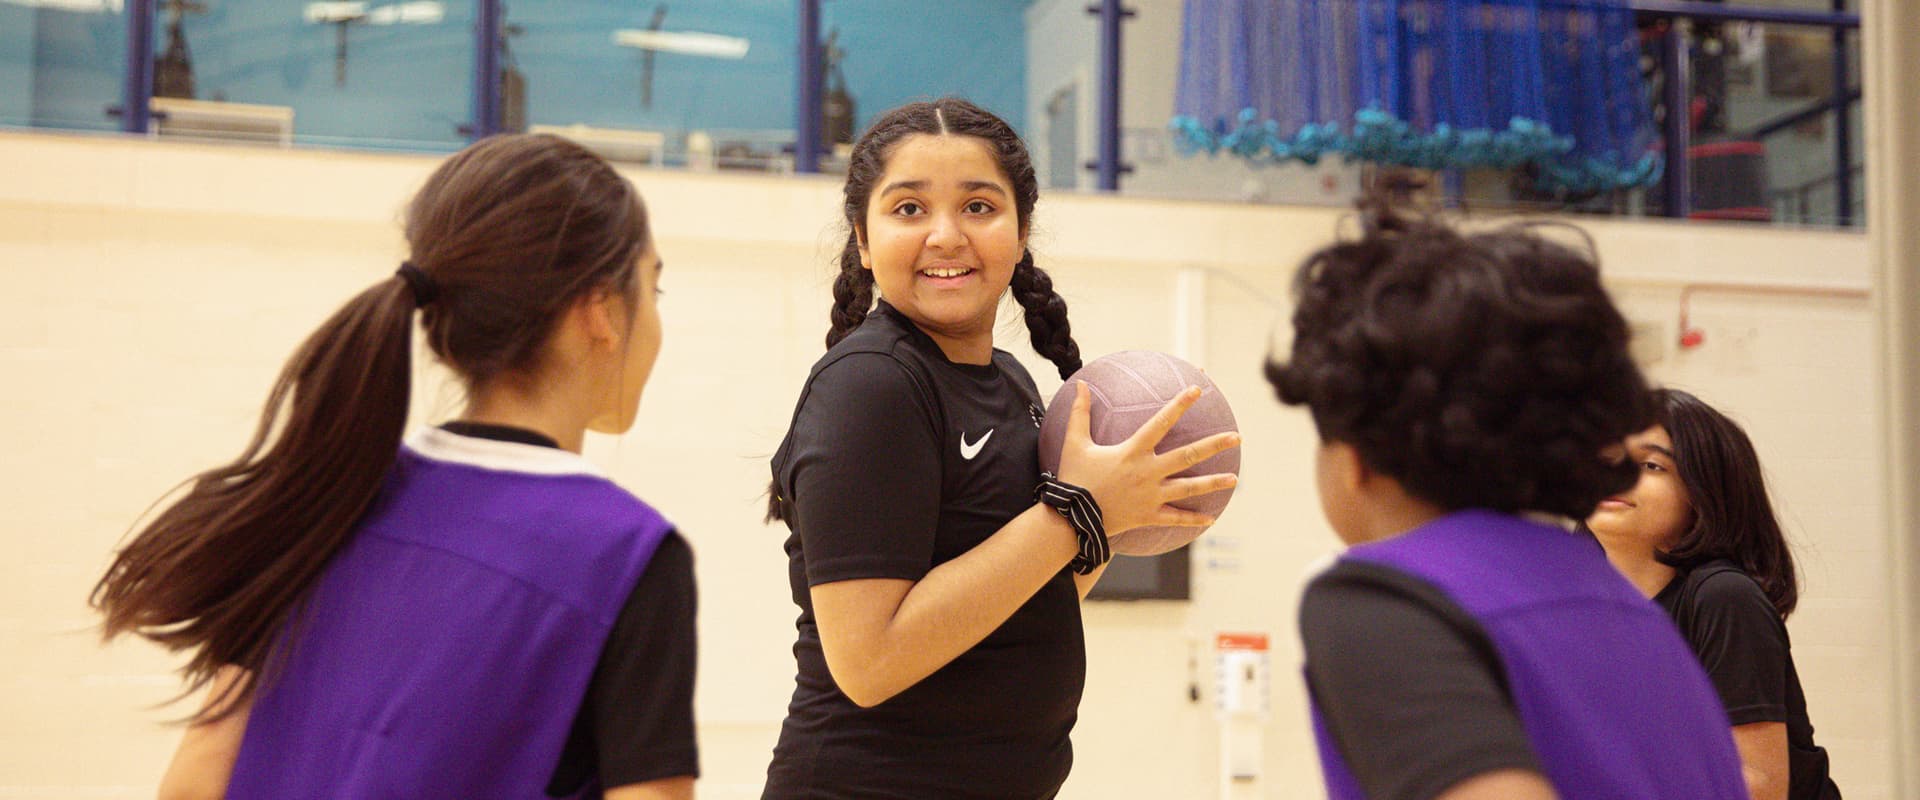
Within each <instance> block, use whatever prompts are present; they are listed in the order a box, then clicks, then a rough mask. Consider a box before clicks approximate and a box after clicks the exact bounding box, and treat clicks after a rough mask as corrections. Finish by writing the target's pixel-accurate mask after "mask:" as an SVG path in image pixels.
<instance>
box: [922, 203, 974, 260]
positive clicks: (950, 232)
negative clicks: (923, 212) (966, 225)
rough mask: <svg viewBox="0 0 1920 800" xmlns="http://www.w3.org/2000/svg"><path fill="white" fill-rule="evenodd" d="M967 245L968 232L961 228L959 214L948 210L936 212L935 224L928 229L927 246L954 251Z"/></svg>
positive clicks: (934, 216) (944, 250)
mask: <svg viewBox="0 0 1920 800" xmlns="http://www.w3.org/2000/svg"><path fill="white" fill-rule="evenodd" d="M966 245H967V234H966V232H965V231H962V230H961V229H960V219H959V217H958V215H956V214H952V213H948V212H936V213H935V214H934V215H933V226H932V228H931V229H930V230H928V231H927V247H929V248H932V249H934V250H940V251H943V252H953V251H956V250H959V249H961V248H963V247H965V246H966Z"/></svg>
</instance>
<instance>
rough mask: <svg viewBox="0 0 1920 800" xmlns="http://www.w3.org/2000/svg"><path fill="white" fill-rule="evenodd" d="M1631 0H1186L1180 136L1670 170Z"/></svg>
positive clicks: (1250, 155)
mask: <svg viewBox="0 0 1920 800" xmlns="http://www.w3.org/2000/svg"><path fill="white" fill-rule="evenodd" d="M1639 57H1640V50H1639V44H1638V39H1637V34H1636V32H1635V28H1634V19H1633V12H1632V11H1631V10H1629V9H1628V8H1627V7H1626V4H1625V0H1186V16H1185V29H1184V32H1183V34H1182V39H1181V47H1180V84H1179V87H1178V94H1177V97H1176V101H1175V102H1176V108H1177V113H1178V114H1179V116H1176V117H1175V118H1174V120H1173V122H1172V128H1173V130H1174V133H1175V140H1176V142H1178V143H1179V144H1180V146H1181V148H1182V149H1183V150H1184V151H1187V152H1195V151H1206V152H1211V153H1230V154H1232V155H1235V156H1239V157H1241V158H1245V159H1248V160H1250V161H1254V162H1262V163H1270V162H1283V161H1289V160H1297V161H1303V162H1306V163H1309V164H1311V163H1314V162H1316V161H1318V160H1319V159H1320V158H1321V157H1322V156H1324V155H1327V154H1330V153H1338V154H1341V155H1342V156H1344V157H1346V158H1348V159H1353V160H1364V161H1374V162H1381V163H1388V164H1399V165H1404V166H1410V167H1421V168H1426V169H1472V168H1484V167H1498V168H1512V167H1519V166H1523V165H1532V166H1533V167H1534V168H1535V171H1536V173H1537V174H1538V176H1539V180H1540V183H1541V184H1542V185H1543V187H1544V188H1549V189H1554V190H1561V191H1573V192H1589V191H1601V190H1607V189H1614V188H1621V187H1627V186H1644V185H1650V184H1653V183H1656V182H1658V181H1659V180H1660V174H1661V165H1662V164H1661V159H1660V156H1659V155H1658V154H1657V153H1655V152H1654V149H1653V135H1652V130H1653V129H1652V125H1651V124H1650V119H1649V117H1650V112H1649V105H1648V102H1647V95H1646V89H1645V86H1644V84H1643V81H1642V80H1641V77H1640V71H1639Z"/></svg>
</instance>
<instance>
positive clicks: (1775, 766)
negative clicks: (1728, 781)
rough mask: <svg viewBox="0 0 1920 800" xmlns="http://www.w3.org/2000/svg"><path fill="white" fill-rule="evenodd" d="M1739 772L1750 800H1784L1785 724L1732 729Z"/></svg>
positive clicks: (1758, 723) (1749, 725)
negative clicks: (1743, 778)
mask: <svg viewBox="0 0 1920 800" xmlns="http://www.w3.org/2000/svg"><path fill="white" fill-rule="evenodd" d="M1733 744H1734V747H1735V748H1737V749H1738V750H1739V751H1740V772H1741V775H1742V776H1744V777H1745V778H1746V780H1747V794H1748V795H1750V796H1751V797H1752V798H1753V800H1787V783H1788V766H1787V725H1786V723H1784V722H1755V723H1750V724H1746V725H1735V726H1733Z"/></svg>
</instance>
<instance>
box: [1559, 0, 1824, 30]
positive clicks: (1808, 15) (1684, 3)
mask: <svg viewBox="0 0 1920 800" xmlns="http://www.w3.org/2000/svg"><path fill="white" fill-rule="evenodd" d="M1550 4H1551V5H1556V6H1562V7H1573V8H1584V7H1593V6H1596V3H1595V0H1551V3H1550ZM1627 8H1629V9H1632V10H1634V11H1638V12H1640V13H1642V14H1654V15H1657V16H1661V17H1687V18H1689V19H1693V20H1707V21H1716V20H1717V21H1725V22H1741V21H1745V22H1777V23H1780V24H1782V25H1818V26H1821V27H1827V28H1831V27H1844V28H1858V27H1860V15H1859V14H1847V13H1838V12H1828V11H1801V10H1799V9H1792V8H1754V7H1752V6H1745V7H1743V6H1740V5H1737V4H1736V5H1733V6H1725V5H1721V4H1719V3H1717V2H1714V3H1707V2H1700V1H1699V0H1627Z"/></svg>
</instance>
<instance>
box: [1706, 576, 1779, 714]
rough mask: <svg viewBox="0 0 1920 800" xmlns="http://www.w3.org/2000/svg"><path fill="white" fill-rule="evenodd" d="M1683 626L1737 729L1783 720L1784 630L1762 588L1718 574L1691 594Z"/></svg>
mask: <svg viewBox="0 0 1920 800" xmlns="http://www.w3.org/2000/svg"><path fill="white" fill-rule="evenodd" d="M1686 613H1688V614H1690V615H1691V617H1692V618H1691V619H1690V620H1689V621H1688V622H1689V624H1688V625H1686V626H1684V627H1685V628H1686V630H1687V631H1688V634H1689V636H1690V637H1691V638H1692V641H1691V642H1689V643H1688V644H1691V645H1692V646H1693V651H1694V653H1695V654H1696V655H1698V656H1699V657H1700V665H1701V666H1702V667H1705V668H1706V671H1707V677H1708V678H1710V679H1711V680H1712V681H1713V688H1714V689H1715V690H1717V691H1718V692H1719V693H1720V703H1721V704H1722V705H1724V706H1726V709H1727V718H1728V720H1730V721H1731V722H1732V723H1733V724H1735V725H1746V724H1749V723H1754V722H1786V721H1787V658H1788V655H1787V629H1786V625H1785V624H1784V623H1782V622H1781V621H1780V616H1779V615H1778V614H1775V613H1774V610H1773V604H1772V603H1771V602H1768V600H1767V595H1766V593H1765V592H1763V591H1761V589H1760V585H1759V584H1757V583H1754V582H1753V579H1752V578H1749V577H1747V575H1746V574H1745V573H1742V572H1739V571H1736V570H1721V571H1716V572H1714V573H1712V574H1710V575H1707V576H1706V577H1705V578H1704V579H1702V580H1701V581H1700V584H1699V586H1698V587H1697V588H1696V589H1695V590H1694V595H1693V603H1692V604H1691V608H1689V609H1687V612H1686Z"/></svg>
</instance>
